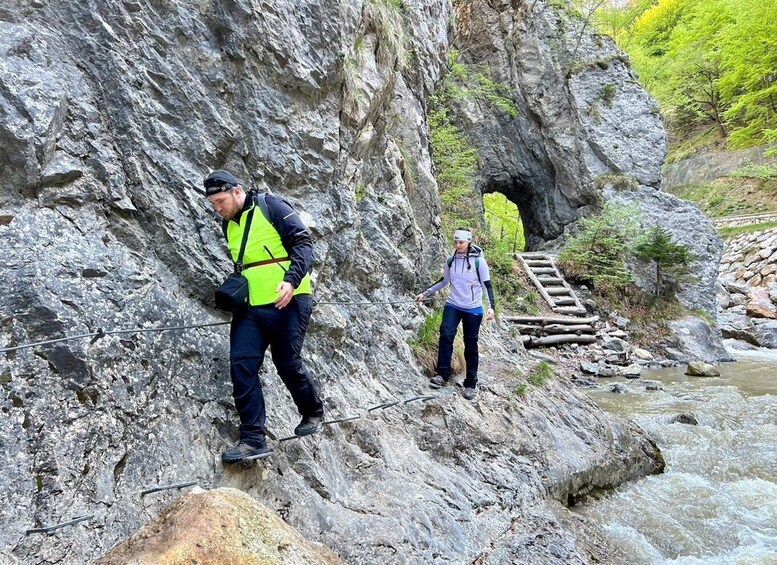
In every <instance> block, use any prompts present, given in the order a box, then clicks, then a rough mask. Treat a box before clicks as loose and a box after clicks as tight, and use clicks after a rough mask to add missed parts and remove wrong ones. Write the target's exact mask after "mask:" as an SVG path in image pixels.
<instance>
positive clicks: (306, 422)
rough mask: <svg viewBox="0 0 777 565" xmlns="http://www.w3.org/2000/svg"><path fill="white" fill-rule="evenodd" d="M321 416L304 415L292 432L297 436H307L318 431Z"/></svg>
mask: <svg viewBox="0 0 777 565" xmlns="http://www.w3.org/2000/svg"><path fill="white" fill-rule="evenodd" d="M322 419H323V417H322V416H305V417H304V418H302V421H301V422H300V423H299V425H298V426H297V427H296V428H294V434H295V435H298V436H309V435H310V434H314V433H316V432H317V431H318V426H320V425H321V420H322Z"/></svg>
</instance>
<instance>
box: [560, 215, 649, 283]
mask: <svg viewBox="0 0 777 565" xmlns="http://www.w3.org/2000/svg"><path fill="white" fill-rule="evenodd" d="M638 221H639V210H638V209H637V208H635V207H633V206H618V205H614V204H612V203H609V202H608V203H607V204H606V205H605V206H604V208H603V209H602V211H601V213H599V214H596V215H593V216H589V217H587V218H581V219H580V220H579V221H578V227H579V230H580V231H579V232H578V233H577V234H575V235H574V236H572V237H571V238H570V239H569V242H568V243H567V245H566V247H565V248H564V249H563V251H562V252H561V254H560V255H559V261H558V266H559V267H560V268H561V269H562V270H563V271H564V272H565V273H566V274H567V276H569V277H570V278H572V279H575V280H577V281H581V282H587V283H590V284H593V286H594V288H595V289H596V290H597V291H598V292H599V293H600V294H606V293H609V292H617V291H618V290H619V289H622V288H624V287H626V286H627V285H629V284H630V283H631V281H632V276H631V273H630V272H629V270H628V268H627V267H626V264H625V259H626V255H627V253H628V250H629V248H630V247H631V245H632V242H633V241H634V238H635V236H636V234H637V227H638Z"/></svg>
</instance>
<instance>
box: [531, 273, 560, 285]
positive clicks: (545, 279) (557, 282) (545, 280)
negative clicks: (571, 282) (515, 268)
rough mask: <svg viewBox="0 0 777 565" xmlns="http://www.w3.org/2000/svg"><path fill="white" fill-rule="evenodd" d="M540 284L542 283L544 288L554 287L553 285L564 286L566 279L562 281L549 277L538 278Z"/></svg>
mask: <svg viewBox="0 0 777 565" xmlns="http://www.w3.org/2000/svg"><path fill="white" fill-rule="evenodd" d="M536 278H537V280H538V281H540V283H542V286H553V285H560V284H564V279H560V278H558V277H549V276H547V275H544V276H542V277H536Z"/></svg>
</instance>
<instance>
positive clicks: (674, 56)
mask: <svg viewBox="0 0 777 565" xmlns="http://www.w3.org/2000/svg"><path fill="white" fill-rule="evenodd" d="M596 22H597V24H598V25H599V27H600V29H601V30H603V31H605V32H606V33H610V34H611V35H612V36H613V37H615V39H616V40H617V41H618V43H619V45H620V46H621V47H622V48H623V49H625V50H626V51H627V52H628V53H629V56H630V58H631V61H632V64H633V66H634V68H635V69H636V70H637V71H638V72H639V74H640V81H641V82H642V84H643V85H644V86H645V87H646V88H647V89H648V90H649V91H650V92H651V94H653V95H654V96H655V97H656V98H657V99H658V100H659V102H660V103H661V109H662V113H663V114H664V116H665V117H666V119H667V122H668V124H669V126H670V130H671V131H672V132H673V134H674V135H675V136H679V137H690V136H691V135H694V134H695V133H697V132H698V131H699V130H700V129H701V128H703V127H710V126H711V127H713V128H714V129H715V130H716V131H717V134H718V137H719V138H720V139H721V140H726V141H727V143H728V144H729V145H730V146H731V147H747V146H751V145H756V144H761V143H774V142H775V141H776V140H777V0H631V1H630V2H627V3H626V5H625V6H619V5H615V4H613V3H609V4H606V5H603V6H602V7H600V8H599V10H598V12H597V18H596Z"/></svg>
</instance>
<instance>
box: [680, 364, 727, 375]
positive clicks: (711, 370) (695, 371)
mask: <svg viewBox="0 0 777 565" xmlns="http://www.w3.org/2000/svg"><path fill="white" fill-rule="evenodd" d="M685 374H686V375H688V376H691V377H719V376H720V370H719V369H718V368H717V367H715V366H714V365H710V364H709V363H702V362H701V361H693V362H691V363H688V367H687V368H686V369H685Z"/></svg>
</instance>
